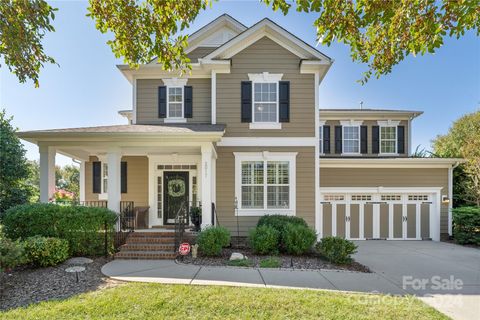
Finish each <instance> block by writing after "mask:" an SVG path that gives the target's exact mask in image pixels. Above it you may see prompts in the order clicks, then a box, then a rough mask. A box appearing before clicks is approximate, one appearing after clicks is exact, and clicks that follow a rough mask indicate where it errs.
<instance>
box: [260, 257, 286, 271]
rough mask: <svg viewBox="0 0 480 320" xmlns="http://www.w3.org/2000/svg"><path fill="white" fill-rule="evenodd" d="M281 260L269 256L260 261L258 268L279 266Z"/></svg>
mask: <svg viewBox="0 0 480 320" xmlns="http://www.w3.org/2000/svg"><path fill="white" fill-rule="evenodd" d="M281 265H282V262H281V261H280V259H279V258H275V257H270V258H267V259H263V260H262V261H260V268H279V267H280V266H281Z"/></svg>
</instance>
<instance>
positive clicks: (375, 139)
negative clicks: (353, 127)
mask: <svg viewBox="0 0 480 320" xmlns="http://www.w3.org/2000/svg"><path fill="white" fill-rule="evenodd" d="M372 153H380V127H379V126H373V127H372Z"/></svg>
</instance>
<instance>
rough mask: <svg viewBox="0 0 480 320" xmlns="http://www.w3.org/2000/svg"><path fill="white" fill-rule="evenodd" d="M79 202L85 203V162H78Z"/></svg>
mask: <svg viewBox="0 0 480 320" xmlns="http://www.w3.org/2000/svg"><path fill="white" fill-rule="evenodd" d="M79 178H80V183H79V184H80V188H79V193H80V195H79V196H80V197H79V198H80V201H85V161H83V160H82V161H80V177H79Z"/></svg>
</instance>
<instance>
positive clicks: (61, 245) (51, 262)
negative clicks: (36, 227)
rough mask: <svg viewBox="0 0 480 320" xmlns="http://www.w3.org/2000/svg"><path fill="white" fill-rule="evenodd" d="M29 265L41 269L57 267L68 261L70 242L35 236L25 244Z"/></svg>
mask: <svg viewBox="0 0 480 320" xmlns="http://www.w3.org/2000/svg"><path fill="white" fill-rule="evenodd" d="M23 247H24V249H25V256H26V258H27V261H28V262H29V263H33V264H34V265H36V266H40V267H49V266H55V265H57V264H59V263H61V262H63V261H65V260H67V259H68V257H69V254H68V241H67V240H64V239H59V238H46V237H41V236H34V237H30V238H27V239H26V240H25V242H24V244H23Z"/></svg>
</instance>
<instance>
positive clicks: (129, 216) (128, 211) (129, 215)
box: [114, 201, 135, 250]
mask: <svg viewBox="0 0 480 320" xmlns="http://www.w3.org/2000/svg"><path fill="white" fill-rule="evenodd" d="M134 209H135V204H134V202H133V201H120V212H119V214H118V216H117V222H116V232H115V237H114V246H115V250H116V249H118V248H119V247H120V246H121V245H124V244H125V241H126V240H127V237H128V235H129V234H130V233H131V232H133V230H134V229H135V210H134Z"/></svg>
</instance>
